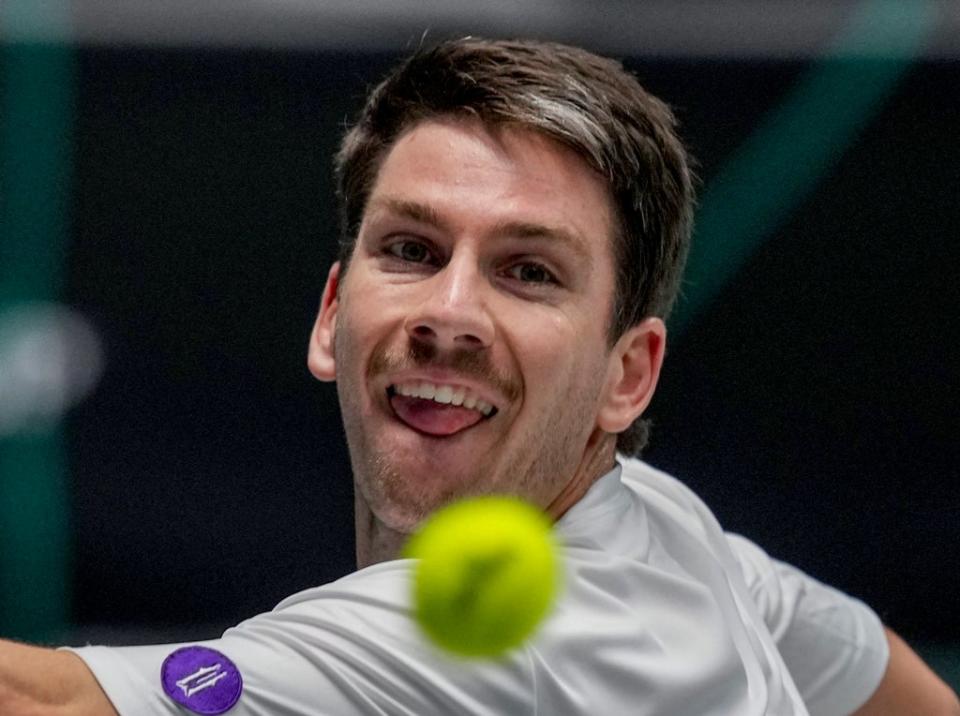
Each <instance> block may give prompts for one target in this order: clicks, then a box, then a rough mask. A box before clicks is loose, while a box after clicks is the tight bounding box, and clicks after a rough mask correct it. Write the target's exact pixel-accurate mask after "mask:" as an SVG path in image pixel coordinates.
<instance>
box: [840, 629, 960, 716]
mask: <svg viewBox="0 0 960 716" xmlns="http://www.w3.org/2000/svg"><path fill="white" fill-rule="evenodd" d="M886 632H887V643H888V644H890V661H889V662H888V663H887V670H886V671H885V672H884V674H883V680H882V681H881V682H880V686H878V687H877V690H876V691H875V692H874V693H873V696H871V697H870V700H869V701H867V703H865V704H864V705H863V706H862V707H861V708H860V709H859V710H857V711H856V712H855V714H854V716H874V715H876V716H896V715H897V714H905V715H906V714H929V715H930V716H960V701H958V700H957V695H956V694H955V693H954V692H953V690H952V689H951V688H950V687H949V686H947V685H946V684H945V683H943V681H941V680H940V678H939V677H938V676H937V675H936V674H935V673H933V671H932V670H931V669H930V667H929V666H927V665H926V664H925V663H923V660H921V659H920V657H919V656H917V654H916V653H914V651H913V650H912V649H911V648H910V647H909V646H907V644H906V643H905V642H904V641H903V639H901V638H900V637H899V636H897V635H896V634H895V633H893V631H891V630H890V629H889V628H888V629H886Z"/></svg>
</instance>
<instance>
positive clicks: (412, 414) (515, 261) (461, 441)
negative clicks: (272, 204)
mask: <svg viewBox="0 0 960 716" xmlns="http://www.w3.org/2000/svg"><path fill="white" fill-rule="evenodd" d="M612 227H613V220H612V210H611V201H610V198H609V196H608V193H607V189H606V187H605V185H604V183H603V181H602V179H601V178H600V177H599V176H598V175H597V174H596V173H595V172H594V171H593V170H592V169H590V167H589V166H588V165H587V164H586V163H585V162H583V161H582V160H581V159H580V158H579V157H578V156H576V155H575V154H574V153H573V152H572V151H570V150H568V149H566V148H565V147H563V146H562V145H560V144H558V143H556V142H554V141H552V140H550V139H547V138H545V137H543V136H541V135H539V134H535V133H533V132H530V131H526V130H521V129H511V128H499V129H497V128H495V129H491V128H488V127H485V126H484V125H482V124H481V123H480V122H479V121H474V120H459V119H456V120H455V119H449V120H442V121H440V120H431V121H425V122H422V123H420V124H418V125H416V126H415V127H414V128H413V129H411V130H409V131H408V132H407V133H405V134H404V135H402V136H401V137H400V139H398V140H397V142H396V143H395V145H394V146H393V148H392V149H391V150H390V152H389V153H388V155H387V156H386V158H385V160H384V162H383V164H382V167H381V169H380V172H379V174H378V176H377V179H376V182H375V184H374V186H373V188H372V191H371V194H370V198H369V201H368V205H367V208H366V213H365V215H364V219H363V222H362V225H361V227H360V231H359V236H358V238H357V243H356V248H355V250H354V253H353V256H352V259H351V262H350V265H349V270H348V271H347V272H346V273H345V274H344V275H339V274H338V270H337V268H336V267H335V268H334V270H333V271H332V272H331V278H330V282H329V283H328V286H327V292H326V294H325V299H324V306H323V307H322V309H321V314H320V318H319V319H318V328H317V329H316V330H315V335H314V340H313V341H312V343H311V360H310V364H311V367H312V368H313V370H314V372H315V373H316V374H317V375H318V377H332V376H328V375H327V371H326V369H324V368H321V367H318V366H320V365H321V364H322V363H324V360H326V363H325V365H329V366H335V377H336V380H337V383H338V392H339V396H340V404H341V409H342V413H343V418H344V425H345V429H346V433H347V441H348V444H349V447H350V454H351V461H352V463H353V471H354V480H355V482H356V488H357V490H358V498H359V499H363V500H364V501H365V502H366V503H367V505H368V506H369V508H370V509H371V510H372V512H373V514H374V515H375V516H376V517H377V518H379V519H380V520H381V521H382V522H384V523H385V524H386V525H387V526H389V527H391V528H393V529H395V530H398V531H400V532H409V531H411V530H412V529H414V528H415V527H416V525H417V523H418V522H419V521H420V520H421V519H422V518H423V517H424V516H425V515H426V514H428V513H429V512H431V511H433V510H434V509H435V508H436V507H438V506H440V505H442V504H445V503H446V502H449V501H451V500H452V499H455V498H458V497H461V496H465V495H475V494H485V493H494V492H506V493H511V494H516V495H519V496H521V497H524V498H526V499H529V500H531V501H532V502H534V503H535V504H538V505H540V506H541V507H544V508H549V507H550V506H551V505H552V504H553V503H554V502H555V501H556V500H557V498H558V496H559V495H560V494H561V493H562V492H563V491H564V489H565V487H567V485H568V483H570V481H571V480H572V479H574V477H575V475H576V474H577V472H578V470H582V469H583V465H582V464H581V463H582V461H583V459H584V455H585V453H586V452H587V446H588V443H589V442H590V441H591V439H593V440H594V441H595V440H596V438H597V414H598V410H600V408H601V406H602V404H603V401H604V399H605V397H606V394H607V392H608V390H607V386H608V385H609V383H610V373H611V367H612V365H613V361H612V360H611V351H610V350H609V348H608V344H607V336H606V331H607V326H608V321H609V317H610V313H611V310H612V300H613V290H614V269H613V260H612V251H611V235H612V231H613V229H612ZM324 326H325V327H326V328H324ZM318 331H319V335H323V334H324V331H326V332H327V333H329V341H328V344H329V345H330V346H332V351H331V350H329V349H326V350H325V348H324V346H323V344H324V341H323V339H322V338H320V339H318V337H317V336H318ZM327 354H328V355H327ZM324 356H325V357H324Z"/></svg>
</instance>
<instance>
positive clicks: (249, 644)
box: [72, 561, 533, 716]
mask: <svg viewBox="0 0 960 716" xmlns="http://www.w3.org/2000/svg"><path fill="white" fill-rule="evenodd" d="M406 579H407V570H406V569H405V568H404V564H403V562H402V561H397V562H394V563H383V564H381V565H378V566H376V567H375V568H368V570H366V573H365V574H360V573H355V574H354V575H351V576H350V577H349V578H345V579H343V580H340V581H339V582H335V583H333V584H329V585H325V586H324V587H318V588H315V589H312V590H307V591H305V592H302V593H300V594H299V595H295V596H294V597H291V598H289V599H287V600H285V601H284V602H283V603H282V604H281V605H279V606H278V607H277V608H276V609H275V610H273V611H272V612H268V613H265V614H261V615H259V616H256V617H253V618H252V619H248V620H247V621H245V622H243V623H241V624H239V625H238V626H236V627H234V628H232V629H228V630H227V631H226V632H225V633H224V634H223V636H222V637H221V638H219V639H215V640H211V641H203V642H197V643H195V644H165V645H153V646H134V647H103V646H90V647H83V648H79V649H73V650H72V651H74V652H75V653H76V654H77V655H78V656H79V657H80V658H82V659H83V660H84V661H85V662H86V664H87V665H88V666H89V667H90V670H91V671H92V672H93V673H94V675H95V676H96V678H97V680H98V681H99V682H100V685H101V686H102V688H103V690H104V692H105V693H106V694H107V697H108V698H109V699H110V701H111V702H112V703H113V705H114V708H116V710H117V712H118V713H119V714H120V716H185V714H188V713H191V712H190V711H188V710H187V709H185V708H181V706H179V705H178V704H177V703H176V701H175V699H174V698H173V697H174V696H176V697H177V698H180V697H181V695H183V694H191V693H193V692H194V691H196V692H197V694H198V696H197V697H196V698H197V699H199V698H201V697H206V696H210V697H211V698H210V699H208V700H212V701H214V702H216V704H220V705H222V706H224V707H226V708H227V709H228V710H227V711H226V712H225V713H226V716H308V715H309V716H317V715H318V714H337V716H368V715H375V714H384V715H386V714H391V715H394V714H395V715H397V716H428V715H434V714H435V715H437V716H439V715H441V714H453V713H455V714H460V716H468V715H472V716H496V715H498V714H504V713H510V714H523V713H532V711H533V708H532V695H531V690H530V683H531V676H530V667H529V663H528V662H529V660H528V659H527V658H526V657H525V655H524V654H523V653H522V652H518V653H515V654H511V655H510V657H509V658H506V659H504V661H503V662H497V663H496V664H489V665H488V664H486V663H480V664H469V665H467V664H462V663H460V662H459V661H458V660H455V659H450V658H448V657H446V656H445V655H443V654H440V653H439V652H438V651H437V650H436V649H435V648H434V647H433V646H432V645H431V644H429V643H427V642H426V640H425V639H424V638H423V637H422V636H421V635H420V633H419V631H418V630H417V629H416V628H415V625H414V623H413V620H412V619H411V618H410V614H409V607H408V605H407V603H406V601H407V597H406V595H407V592H408V591H409V590H408V589H407V588H406V586H407V584H406ZM197 649H200V650H212V652H213V654H214V655H216V656H222V657H225V659H222V660H218V659H213V660H212V661H209V662H206V661H205V662H203V663H202V664H199V663H198V664H192V663H191V664H190V665H189V666H187V667H186V668H185V669H183V670H181V671H178V672H177V674H176V676H175V677H174V678H173V679H168V681H173V686H171V684H170V683H166V681H165V680H164V678H163V677H162V673H163V670H164V664H165V662H166V660H167V659H168V657H170V658H172V655H174V654H175V653H177V652H180V651H188V652H189V651H194V650H197ZM217 661H222V662H223V664H227V663H229V668H231V669H233V668H235V669H236V671H237V672H239V679H238V680H239V681H240V682H241V683H242V688H241V689H240V691H239V697H238V698H237V699H236V700H235V701H234V700H225V699H222V698H220V695H219V694H218V693H217V692H218V689H221V687H223V688H226V685H227V684H228V683H229V680H228V679H227V678H224V679H223V681H222V682H221V681H218V680H217V679H218V678H219V677H220V674H221V673H224V672H223V669H225V668H226V667H224V666H223V664H221V663H217V664H214V662H217ZM214 668H218V669H221V670H219V671H214ZM231 673H232V672H231ZM181 684H182V686H181ZM171 692H173V695H172V694H171ZM186 698H188V700H189V699H193V698H194V697H193V696H187V697H186ZM195 712H196V713H210V714H213V713H221V712H222V711H221V710H216V709H215V708H214V709H212V710H211V709H209V708H206V707H204V708H200V710H196V711H195Z"/></svg>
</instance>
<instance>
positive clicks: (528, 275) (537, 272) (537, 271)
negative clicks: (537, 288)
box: [509, 263, 555, 283]
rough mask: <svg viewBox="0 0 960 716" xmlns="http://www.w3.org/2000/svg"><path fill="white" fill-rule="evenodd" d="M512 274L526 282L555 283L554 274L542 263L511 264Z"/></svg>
mask: <svg viewBox="0 0 960 716" xmlns="http://www.w3.org/2000/svg"><path fill="white" fill-rule="evenodd" d="M509 273H510V276H511V277H513V278H515V279H517V280H518V281H522V282H524V283H554V281H555V280H554V278H553V274H551V273H550V272H549V271H548V270H547V269H546V268H544V267H543V266H541V265H540V264H534V263H523V264H517V265H515V266H511V267H510V270H509Z"/></svg>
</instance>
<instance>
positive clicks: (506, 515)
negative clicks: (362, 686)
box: [404, 496, 560, 658]
mask: <svg viewBox="0 0 960 716" xmlns="http://www.w3.org/2000/svg"><path fill="white" fill-rule="evenodd" d="M404 556H405V557H411V558H414V559H417V560H418V562H417V564H416V565H415V567H414V576H413V604H414V616H415V618H416V620H417V622H418V623H419V624H420V626H421V627H422V629H423V631H424V632H426V634H427V636H428V637H430V638H431V639H432V640H433V641H434V642H435V643H436V644H438V645H439V646H441V647H443V648H444V649H447V650H448V651H451V652H453V653H454V654H457V655H460V656H465V657H487V658H491V657H496V656H499V655H501V654H502V653H503V652H505V651H507V650H508V649H511V648H513V647H516V646H519V645H520V644H521V643H523V641H524V640H525V639H527V638H528V637H529V636H531V635H532V634H533V632H534V631H535V629H536V628H537V626H538V625H539V624H540V622H541V621H542V620H543V618H544V617H545V616H546V615H547V612H548V611H549V610H550V607H551V606H552V605H553V602H554V599H555V598H556V595H557V591H558V588H559V584H560V559H559V554H558V547H557V543H556V541H555V539H554V536H553V529H552V526H551V524H550V521H549V519H548V518H547V516H546V515H545V514H544V513H543V512H541V511H540V510H539V509H537V508H536V507H534V506H533V505H531V504H529V503H527V502H524V501H522V500H520V499H517V498H514V497H494V496H488V497H475V498H469V499H464V500H461V501H458V502H454V503H452V504H450V505H448V506H446V507H443V508H441V509H440V510H438V511H437V512H435V513H434V514H433V515H431V516H430V518H429V519H428V520H427V521H426V522H425V523H424V524H423V525H422V527H421V528H420V530H419V531H418V532H417V533H416V534H414V535H413V537H411V538H410V540H409V542H408V543H407V545H406V547H405V550H404Z"/></svg>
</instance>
